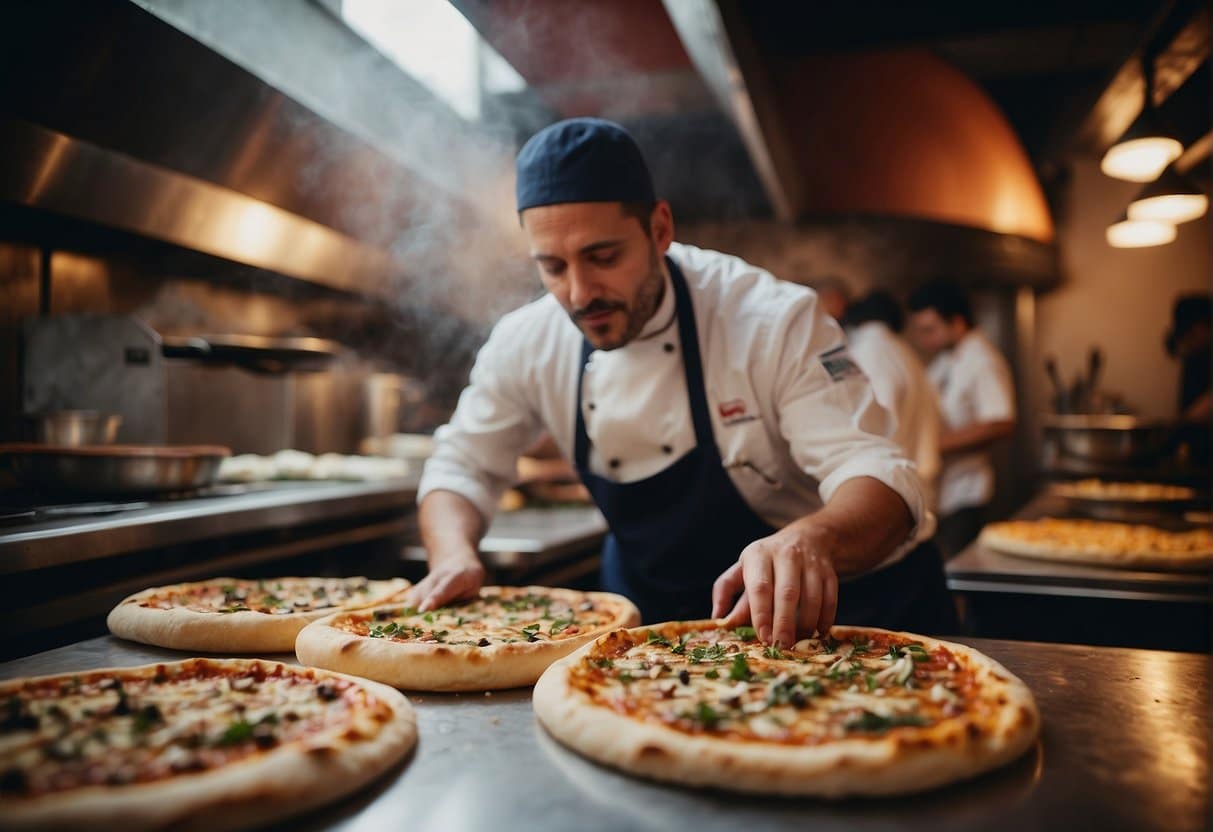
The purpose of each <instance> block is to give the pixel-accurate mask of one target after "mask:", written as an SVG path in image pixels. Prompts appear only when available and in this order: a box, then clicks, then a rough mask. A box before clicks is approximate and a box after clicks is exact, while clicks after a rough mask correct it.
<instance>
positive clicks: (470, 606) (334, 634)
mask: <svg viewBox="0 0 1213 832" xmlns="http://www.w3.org/2000/svg"><path fill="white" fill-rule="evenodd" d="M638 623H640V613H639V611H638V610H637V609H636V607H635V605H633V604H632V602H631V601H629V600H628V599H626V598H624V597H622V596H619V595H613V594H611V593H607V592H579V591H576V590H571V589H555V588H551V587H541V586H526V587H499V586H490V587H483V588H482V589H481V590H480V593H479V595H478V596H477V597H476V598H473V599H470V600H467V601H459V602H456V603H453V604H448V605H447V606H444V607H440V608H438V609H435V610H431V611H429V612H421V611H419V610H417V609H415V608H413V607H409V606H401V605H390V606H381V607H377V608H374V609H363V610H352V611H347V612H339V613H336V614H334V615H331V616H329V617H327V618H322V619H321V620H319V621H317V622H315V623H313V624H309V625H308V626H307V627H305V628H304V629H303V631H302V632H301V633H299V638H298V640H297V641H296V643H295V653H296V654H297V655H298V656H299V661H301V662H303V663H304V664H309V665H315V666H317V667H327V668H331V669H333V670H337V671H340V672H342V673H353V674H355V675H357V676H365V677H366V678H368V679H375V680H377V681H380V682H385V683H387V684H389V685H393V686H395V687H398V688H404V689H406V690H436V691H441V690H452V691H453V690H492V689H497V688H514V687H521V686H523V685H530V684H534V682H535V680H536V679H538V678H539V675H540V674H541V673H543V671H544V669H546V668H547V666H548V665H549V664H551V663H552V662H554V661H555V660H556V659H559V658H560V657H562V656H566V655H568V654H569V653H571V652H573V651H574V650H575V649H577V648H578V647H580V646H581V645H583V644H585V643H586V642H587V641H592V640H593V639H595V638H597V637H598V636H600V635H602V634H603V633H605V632H608V631H609V630H613V629H615V628H617V627H631V626H634V625H636V624H638Z"/></svg>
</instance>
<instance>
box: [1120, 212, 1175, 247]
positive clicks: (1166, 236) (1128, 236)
mask: <svg viewBox="0 0 1213 832" xmlns="http://www.w3.org/2000/svg"><path fill="white" fill-rule="evenodd" d="M1105 235H1106V237H1107V239H1108V245H1110V246H1112V247H1113V248H1145V247H1147V246H1162V245H1166V244H1167V243H1169V242H1171V241H1172V240H1174V239H1175V226H1173V225H1171V223H1169V222H1161V221H1159V220H1131V219H1129V218H1128V217H1127V216H1126V215H1125V214H1121V215H1120V219H1119V220H1118V221H1117V222H1115V223H1113V224H1112V225H1109V226H1108V230H1107V231H1106V232H1105Z"/></svg>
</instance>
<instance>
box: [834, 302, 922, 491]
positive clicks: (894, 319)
mask: <svg viewBox="0 0 1213 832" xmlns="http://www.w3.org/2000/svg"><path fill="white" fill-rule="evenodd" d="M845 323H846V327H847V341H848V342H849V343H850V345H851V356H852V357H853V358H854V359H855V362H856V363H857V364H858V365H859V368H860V369H861V370H863V372H864V375H866V376H867V377H868V381H869V382H870V383H871V385H872V392H873V393H874V394H875V395H876V401H878V402H880V404H881V405H883V406H884V408H885V409H886V410H888V411H889V413H890V414H892V416H893V418H894V419H896V420H897V428H896V429H895V430H894V431H893V434H892V439H893V441H894V442H896V443H897V445H898V447H900V448H901V449H902V451H904V452H905V455H906V456H908V457H909V458H910V459H912V460H914V464H915V465H917V466H918V478H919V480H921V481H922V484H923V487H924V488H925V489H926V492H927V495H928V498H927V503H928V505H930V506H931V507H932V509H933V508H934V505H935V496H934V495H935V494H936V488H937V485H938V483H937V480H938V478H939V468H940V459H939V437H940V431H941V427H942V424H941V421H940V415H939V399H938V398H937V396H936V393H935V388H934V387H933V386H932V385H931V382H930V381H929V380H928V378H927V371H926V368H925V367H923V366H922V361H921V360H920V359H919V358H918V354H917V353H915V352H914V348H913V347H911V346H910V345H909V344H908V343H907V342H906V340H905V339H904V338H902V337H901V334H900V333H901V330H902V327H903V325H904V323H905V315H903V314H902V311H901V304H899V303H898V302H897V300H896V298H894V297H893V296H892V295H891V294H889V293H888V292H884V291H879V290H877V291H874V292H870V293H868V294H867V295H865V296H863V297H862V298H860V299H859V300H857V301H855V302H854V303H852V304H851V305H850V307H849V308H848V309H847V313H846V320H845Z"/></svg>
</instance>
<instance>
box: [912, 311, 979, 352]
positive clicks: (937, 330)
mask: <svg viewBox="0 0 1213 832" xmlns="http://www.w3.org/2000/svg"><path fill="white" fill-rule="evenodd" d="M909 324H910V326H909V335H910V338H911V339H912V340H913V341H914V346H916V347H918V350H919V352H922V353H925V354H926V355H930V356H933V355H935V354H936V353H939V352H942V351H943V350H946V349H949V348H951V347H954V346H956V342H957V341H959V340H960V339H961V337H962V336H963V335H964V333H965V330H966V329H967V327H965V325H964V318H962V317H961V316H959V315H956V316H954V317H953V318H952V319H951V320H948V319H947V318H944V317H943V316H942V315H940V314H939V312H938V311H936V310H935V309H933V308H931V307H928V308H926V309H920V310H919V311H917V312H911V313H910V320H909Z"/></svg>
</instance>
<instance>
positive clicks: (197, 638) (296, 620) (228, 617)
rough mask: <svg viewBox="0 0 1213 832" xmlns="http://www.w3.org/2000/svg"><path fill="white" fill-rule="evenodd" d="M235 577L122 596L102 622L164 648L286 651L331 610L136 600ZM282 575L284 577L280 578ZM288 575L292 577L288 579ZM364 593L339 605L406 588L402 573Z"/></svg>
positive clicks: (366, 602) (369, 602) (367, 602)
mask: <svg viewBox="0 0 1213 832" xmlns="http://www.w3.org/2000/svg"><path fill="white" fill-rule="evenodd" d="M232 580H235V579H233V578H212V579H209V580H207V581H200V582H196V583H182V584H173V585H171V586H161V587H152V588H150V589H145V590H143V591H142V592H137V593H135V594H134V595H131V596H130V597H128V598H124V599H123V600H122V601H121V602H120V603H119V604H118V606H116V607H114V609H112V610H111V611H110V614H109V615H108V616H107V617H106V619H105V623H106V626H107V627H109V631H110V632H111V633H113V634H114V635H115V636H118V637H119V638H124V639H127V640H128V641H138V642H140V643H143V644H153V645H156V646H157V647H167V648H169V649H171V650H199V651H204V652H208V653H289V652H291V651H292V650H294V649H295V638H296V637H297V636H298V635H299V631H300V630H302V629H303V628H304V627H306V626H307V625H308V624H310V623H311V622H313V621H316V620H317V619H320V618H323V617H325V616H327V615H331V614H332V613H333V609H332V608H331V607H330V608H326V609H322V610H312V611H308V612H292V613H284V614H282V615H272V614H269V613H263V612H255V611H252V610H247V611H241V612H230V613H220V612H200V611H198V610H192V609H188V608H186V607H174V608H172V609H167V610H166V609H159V608H155V607H146V606H143V605H142V602H143V601H144V600H145V599H147V598H149V597H154V596H156V595H161V594H164V593H166V592H172V591H174V590H181V589H185V588H188V587H191V586H196V585H197V584H198V583H205V584H216V583H224V582H229V581H232ZM284 580H286V579H284ZM289 580H298V579H297V578H291V579H289ZM369 586H370V592H369V593H368V594H367V596H366V598H363V599H359V600H358V602H357V603H355V604H350V605H347V606H344V607H342V608H341V609H361V608H364V607H367V606H374V605H376V604H382V603H384V602H385V601H387V600H388V599H390V598H393V597H395V596H396V595H399V594H400V593H401V592H403V591H404V590H406V589H408V588H409V586H411V584H410V583H409V582H408V581H406V580H404V579H403V578H392V579H390V580H386V581H370V582H369Z"/></svg>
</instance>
